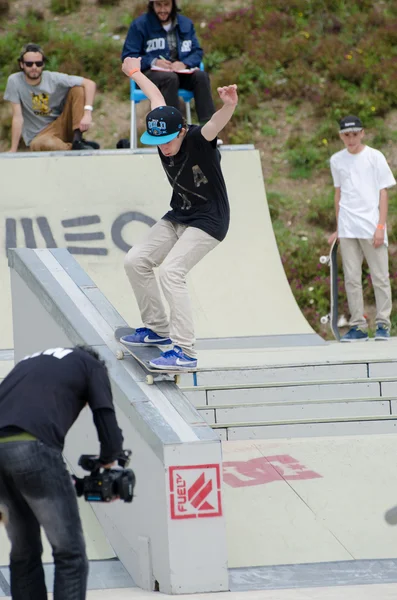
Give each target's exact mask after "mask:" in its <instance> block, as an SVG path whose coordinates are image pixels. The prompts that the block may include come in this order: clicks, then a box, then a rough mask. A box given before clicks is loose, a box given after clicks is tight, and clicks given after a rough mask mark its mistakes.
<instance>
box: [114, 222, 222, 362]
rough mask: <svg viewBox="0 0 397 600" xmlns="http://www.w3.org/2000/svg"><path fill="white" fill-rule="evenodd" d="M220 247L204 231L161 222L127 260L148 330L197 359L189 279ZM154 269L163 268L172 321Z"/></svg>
mask: <svg viewBox="0 0 397 600" xmlns="http://www.w3.org/2000/svg"><path fill="white" fill-rule="evenodd" d="M218 244H219V241H218V240H216V239H215V238H213V237H211V236H210V235H208V233H205V232H204V231H202V230H201V229H197V228H196V227H187V226H186V225H179V224H177V223H171V222H170V221H165V220H164V219H161V220H160V221H158V223H156V224H155V225H154V226H153V227H152V228H151V230H150V231H149V234H148V236H147V237H146V239H145V240H143V242H142V243H140V244H137V245H136V246H133V247H132V248H131V250H130V251H129V252H128V254H127V256H126V258H125V264H124V267H125V271H126V273H127V276H128V279H129V280H130V283H131V286H132V289H133V290H134V293H135V297H136V300H137V302H138V306H139V310H140V311H141V318H142V322H143V324H144V326H145V327H148V328H149V329H152V330H153V331H154V332H155V333H157V334H158V335H160V336H162V337H170V338H171V340H172V342H173V343H174V344H176V345H177V346H180V347H181V348H182V350H183V351H184V352H186V354H188V355H189V356H191V357H193V358H195V356H196V353H195V351H194V343H195V336H194V324H193V316H192V308H191V304H190V297H189V292H188V289H187V284H186V275H187V273H188V272H189V271H190V270H191V269H192V268H193V267H194V265H196V264H197V263H198V262H199V261H200V260H201V259H202V258H203V257H204V256H205V255H206V254H208V252H210V251H211V250H212V249H213V248H215V247H216V246H217V245H218ZM154 267H160V268H159V271H158V274H159V280H160V284H161V288H162V290H163V292H164V296H165V298H166V300H167V302H168V304H169V307H170V319H169V320H168V317H167V315H166V312H165V309H164V305H163V302H162V299H161V296H160V289H159V286H158V284H157V280H156V277H155V275H154V272H153V268H154Z"/></svg>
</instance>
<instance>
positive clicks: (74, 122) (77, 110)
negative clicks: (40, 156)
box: [30, 86, 85, 152]
mask: <svg viewBox="0 0 397 600" xmlns="http://www.w3.org/2000/svg"><path fill="white" fill-rule="evenodd" d="M84 101H85V94H84V88H82V87H77V86H76V87H72V88H70V90H69V92H68V95H67V98H66V102H65V106H64V108H63V111H62V113H61V114H60V115H59V117H58V118H57V119H55V121H53V122H52V123H50V124H49V125H47V127H45V128H44V129H42V130H41V131H40V133H38V134H37V135H36V137H34V138H33V140H32V141H31V142H30V149H31V151H32V152H52V151H54V150H71V148H72V141H73V132H74V131H75V130H76V129H79V125H80V121H81V119H82V118H83V114H84Z"/></svg>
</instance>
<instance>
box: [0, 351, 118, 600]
mask: <svg viewBox="0 0 397 600" xmlns="http://www.w3.org/2000/svg"><path fill="white" fill-rule="evenodd" d="M87 403H88V405H89V407H90V408H91V410H92V412H93V418H94V423H95V426H96V428H97V431H98V437H99V441H100V456H99V460H100V462H101V464H102V465H103V466H106V467H110V466H111V465H112V463H113V462H114V461H115V460H116V459H117V458H118V456H120V455H121V453H122V448H123V436H122V433H121V430H120V428H119V427H118V425H117V421H116V415H115V411H114V406H113V399H112V392H111V388H110V381H109V377H108V374H107V370H106V366H105V363H104V362H103V361H102V360H100V358H99V355H98V353H97V352H96V351H95V350H93V349H92V348H90V347H88V346H76V347H75V348H66V349H65V348H56V349H50V350H45V351H44V352H37V353H35V354H33V355H32V356H28V357H26V358H24V359H23V360H22V361H20V362H19V363H18V364H17V365H16V366H15V367H14V369H13V370H12V371H11V372H10V373H9V375H8V376H7V377H6V378H5V379H4V381H3V382H2V384H1V385H0V506H1V505H3V506H4V507H5V511H6V513H7V520H5V525H6V529H7V534H8V537H9V539H10V541H11V554H10V572H11V595H12V598H13V600H31V599H32V598H34V599H35V600H47V589H46V586H45V580H44V571H43V565H42V562H41V555H42V551H43V547H42V543H41V536H40V525H41V526H42V527H43V528H44V531H45V533H46V535H47V537H48V540H49V542H50V544H51V546H52V550H53V556H54V564H55V580H54V600H83V599H84V598H85V597H86V587H87V575H88V560H87V557H86V552H85V542H84V536H83V530H82V526H81V521H80V516H79V511H78V505H77V498H76V492H75V488H74V485H73V483H72V479H71V476H70V474H69V472H68V470H67V468H66V465H65V463H64V461H63V458H62V450H63V446H64V440H65V435H66V433H67V432H68V430H69V429H70V427H71V426H72V425H73V423H74V421H75V420H76V419H77V417H78V416H79V414H80V412H81V410H82V409H83V408H84V406H85V405H86V404H87Z"/></svg>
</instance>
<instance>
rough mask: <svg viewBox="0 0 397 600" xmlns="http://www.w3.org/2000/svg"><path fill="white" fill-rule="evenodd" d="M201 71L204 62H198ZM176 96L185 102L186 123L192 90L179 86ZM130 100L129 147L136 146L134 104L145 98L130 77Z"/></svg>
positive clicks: (188, 118)
mask: <svg viewBox="0 0 397 600" xmlns="http://www.w3.org/2000/svg"><path fill="white" fill-rule="evenodd" d="M200 69H201V71H204V63H202V62H201V63H200ZM178 96H179V97H180V98H182V100H183V101H184V102H185V104H186V120H187V122H188V123H191V121H192V112H191V107H190V101H191V100H193V97H194V96H193V92H189V90H184V89H182V88H179V90H178ZM130 100H131V120H130V147H131V148H134V149H135V148H137V147H138V141H137V132H136V105H137V104H139V103H140V102H142V100H147V96H145V94H144V93H143V92H142V90H140V89H137V87H136V83H135V81H134V80H133V79H130Z"/></svg>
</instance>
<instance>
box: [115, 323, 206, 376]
mask: <svg viewBox="0 0 397 600" xmlns="http://www.w3.org/2000/svg"><path fill="white" fill-rule="evenodd" d="M133 333H135V329H133V328H132V327H118V328H117V329H116V330H115V332H114V337H115V338H116V340H117V341H118V342H119V344H120V346H122V348H123V349H121V350H117V352H116V358H117V359H118V360H123V358H125V357H126V356H132V357H133V358H135V360H136V361H137V362H138V363H139V364H140V365H141V366H142V367H143V368H144V369H145V371H146V372H147V375H146V383H148V384H149V385H152V384H153V383H154V382H155V381H174V382H175V383H176V384H179V383H180V380H181V373H197V369H183V371H182V370H180V371H179V370H177V369H168V370H167V369H156V368H155V367H151V366H150V364H149V361H151V360H153V359H154V358H158V357H159V356H160V354H161V353H162V351H163V350H166V349H167V346H127V345H126V344H123V342H121V341H120V338H121V337H123V336H124V335H131V334H133Z"/></svg>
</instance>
